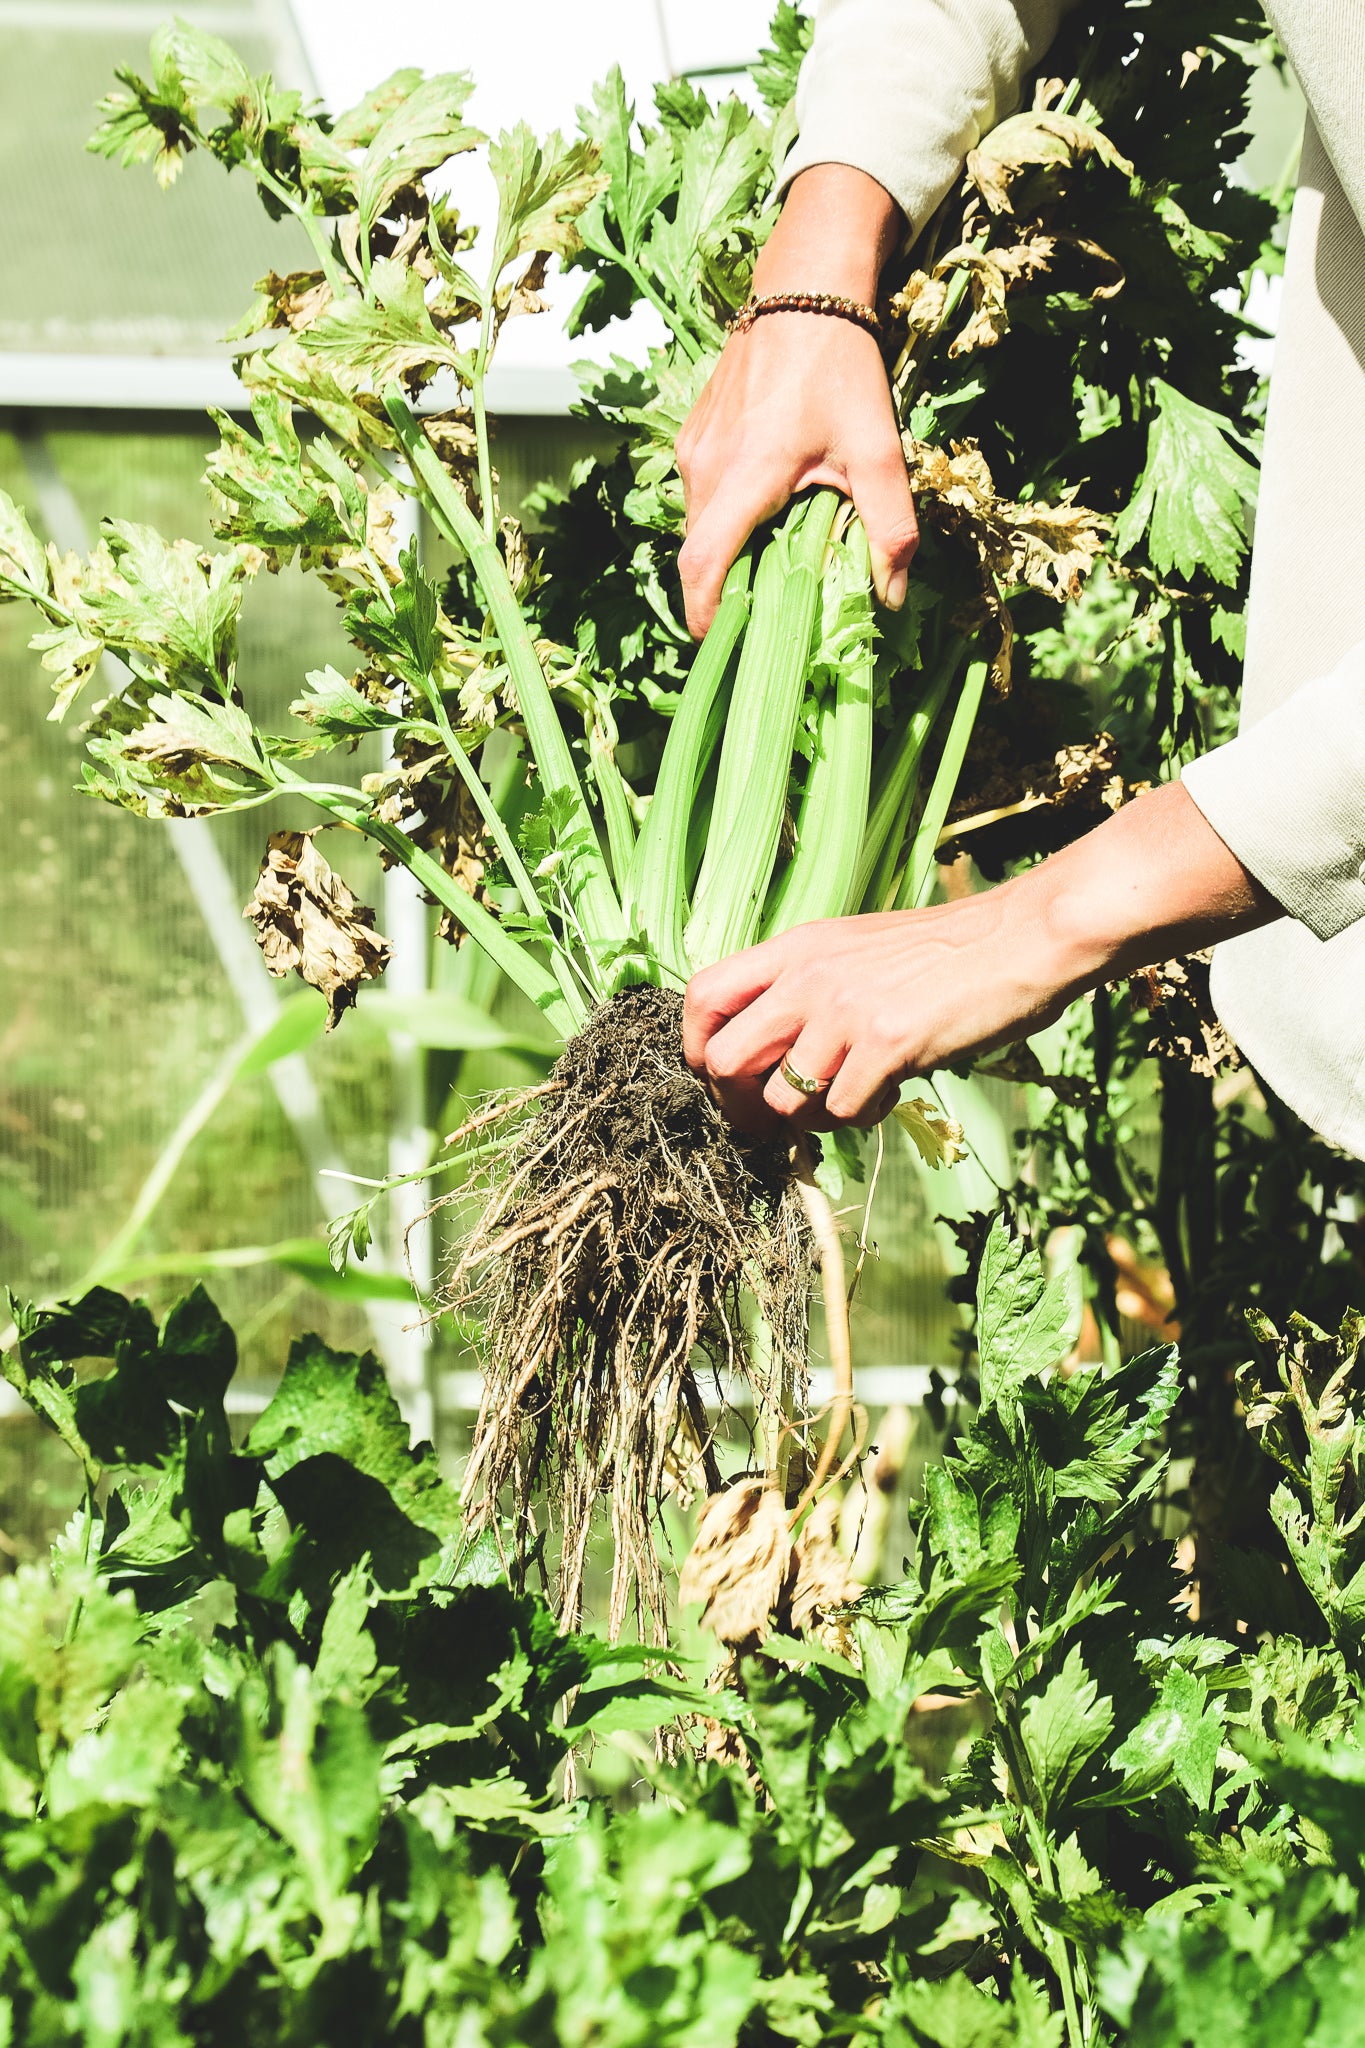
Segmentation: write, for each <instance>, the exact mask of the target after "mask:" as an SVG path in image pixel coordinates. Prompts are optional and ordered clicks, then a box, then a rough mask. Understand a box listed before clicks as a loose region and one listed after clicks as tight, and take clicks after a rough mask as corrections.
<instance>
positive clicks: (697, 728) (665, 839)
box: [618, 550, 752, 987]
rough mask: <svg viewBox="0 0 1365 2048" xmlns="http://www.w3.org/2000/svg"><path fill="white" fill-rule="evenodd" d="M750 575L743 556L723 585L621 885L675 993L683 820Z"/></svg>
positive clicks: (682, 909)
mask: <svg viewBox="0 0 1365 2048" xmlns="http://www.w3.org/2000/svg"><path fill="white" fill-rule="evenodd" d="M751 569H752V563H751V561H750V557H749V554H748V552H747V550H746V552H745V553H744V554H742V555H741V556H740V557H739V560H738V561H737V562H736V563H735V564H734V566H733V567H732V568H731V570H730V573H729V575H728V576H727V577H726V579H725V583H724V587H723V588H722V591H721V599H720V606H719V609H718V610H717V612H716V616H715V618H714V619H713V620H712V622H711V628H710V631H709V632H708V633H707V635H706V638H705V640H704V641H703V642H702V645H701V648H700V650H699V651H698V654H697V657H696V659H695V661H694V662H693V664H692V671H691V674H690V675H689V676H688V678H687V682H686V683H685V685H684V686H683V693H682V697H681V700H680V702H679V704H678V708H677V710H676V711H675V712H674V713H673V721H672V724H671V725H670V726H669V729H668V739H667V741H666V743H665V745H664V752H663V759H662V761H661V762H660V763H659V773H658V778H657V780H656V782H655V785H654V795H653V798H652V799H651V802H650V806H649V809H648V811H647V812H646V814H645V822H644V824H643V825H642V827H641V828H640V836H639V838H638V840H637V841H636V843H635V854H634V858H633V859H632V861H631V864H630V874H629V877H628V879H627V881H626V882H625V883H624V885H623V893H624V895H625V899H626V914H627V916H628V917H630V918H631V919H632V921H633V922H634V923H635V924H636V925H637V926H638V928H639V929H640V930H641V931H643V932H644V934H645V936H646V937H647V938H648V940H649V943H650V945H651V947H652V948H653V950H654V953H655V956H656V958H657V959H658V961H659V964H660V966H661V967H662V968H663V969H664V971H665V974H666V976H667V977H668V979H670V980H673V981H676V982H677V983H678V985H679V986H680V987H681V986H682V985H683V983H685V982H686V980H687V952H686V948H685V947H684V944H683V920H684V917H685V915H686V910H687V826H688V819H689V815H690V813H691V811H692V807H693V805H694V804H695V802H696V800H697V787H698V784H699V783H700V781H701V776H702V771H703V769H704V767H705V765H706V762H707V761H708V760H709V758H710V754H711V748H712V746H714V744H715V737H716V734H715V732H714V730H713V720H714V714H715V711H716V707H717V703H718V700H719V696H720V691H721V686H722V684H723V683H724V681H725V676H726V672H727V670H728V668H729V666H730V657H731V655H732V654H733V653H734V650H735V644H736V642H737V641H738V639H739V636H740V634H741V633H742V632H743V630H744V625H745V621H746V620H747V619H748V616H749V577H750V573H751ZM619 879H620V878H619V876H618V880H619Z"/></svg>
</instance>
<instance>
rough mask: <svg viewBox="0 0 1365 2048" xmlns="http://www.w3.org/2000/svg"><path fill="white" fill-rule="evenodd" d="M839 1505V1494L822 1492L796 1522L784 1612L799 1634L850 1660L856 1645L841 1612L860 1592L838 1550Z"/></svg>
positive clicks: (850, 1565) (860, 1587) (849, 1568)
mask: <svg viewBox="0 0 1365 2048" xmlns="http://www.w3.org/2000/svg"><path fill="white" fill-rule="evenodd" d="M840 1506H841V1502H840V1499H839V1496H838V1495H837V1494H835V1493H827V1494H826V1495H825V1497H824V1499H823V1500H818V1501H817V1502H816V1503H815V1506H814V1507H813V1508H812V1509H811V1511H810V1513H809V1514H808V1515H807V1517H806V1519H805V1521H804V1523H803V1524H802V1526H801V1531H800V1534H799V1535H798V1536H797V1539H796V1546H795V1547H796V1577H795V1579H794V1581H793V1584H792V1589H791V1595H790V1602H789V1608H790V1614H791V1624H792V1627H793V1629H794V1630H795V1631H796V1632H797V1633H798V1634H799V1635H809V1636H814V1637H815V1639H816V1640H817V1641H818V1642H820V1643H822V1644H823V1645H824V1647H825V1648H826V1649H827V1650H832V1651H834V1653H835V1654H836V1656H840V1657H848V1658H850V1659H851V1658H852V1657H853V1656H854V1655H855V1652H856V1645H855V1643H854V1640H853V1631H852V1629H851V1628H850V1626H849V1622H848V1618H847V1616H846V1614H844V1613H842V1612H841V1610H842V1609H845V1608H847V1606H848V1604H849V1603H850V1601H853V1600H856V1599H857V1598H858V1595H859V1594H860V1593H861V1592H862V1590H863V1589H862V1586H861V1585H860V1584H859V1582H858V1580H857V1579H856V1578H855V1576H854V1572H853V1566H852V1563H851V1562H850V1560H849V1559H848V1558H847V1557H845V1556H844V1553H843V1551H842V1550H841V1549H840V1548H839V1511H840Z"/></svg>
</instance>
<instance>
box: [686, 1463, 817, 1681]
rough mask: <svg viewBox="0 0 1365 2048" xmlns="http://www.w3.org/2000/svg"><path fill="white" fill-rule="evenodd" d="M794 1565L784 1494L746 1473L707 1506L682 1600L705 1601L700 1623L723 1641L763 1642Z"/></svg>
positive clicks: (690, 1554) (689, 1559) (688, 1561)
mask: <svg viewBox="0 0 1365 2048" xmlns="http://www.w3.org/2000/svg"><path fill="white" fill-rule="evenodd" d="M795 1563H796V1560H795V1556H794V1553H793V1551H792V1545H791V1537H790V1535H789V1534H788V1531H787V1516H786V1511H785V1510H784V1508H783V1505H782V1499H781V1496H780V1495H779V1494H778V1492H777V1491H776V1489H775V1488H774V1487H772V1486H770V1485H769V1484H768V1482H767V1481H766V1480H764V1479H741V1480H740V1481H738V1483H737V1484H736V1485H734V1486H730V1487H727V1488H726V1489H725V1491H724V1492H723V1493H713V1494H712V1496H711V1498H710V1499H709V1500H708V1501H707V1503H706V1506H705V1507H704V1508H703V1509H702V1511H701V1515H700V1517H699V1518H698V1521H697V1533H696V1536H695V1538H694V1539H693V1543H692V1548H691V1550H690V1551H689V1552H688V1554H687V1559H686V1561H685V1563H684V1565H683V1568H682V1571H681V1573H680V1575H679V1578H678V1599H679V1601H680V1603H681V1604H682V1605H683V1606H691V1605H692V1604H694V1603H695V1602H698V1601H700V1602H701V1603H702V1616H701V1618H702V1622H703V1623H704V1625H705V1626H706V1627H707V1628H709V1629H710V1630H711V1632H712V1634H713V1635H715V1636H716V1637H717V1639H718V1640H719V1641H720V1642H722V1643H733V1644H740V1643H755V1642H762V1640H763V1638H764V1636H765V1635H766V1634H767V1630H768V1621H769V1618H770V1616H771V1615H772V1613H773V1611H774V1609H775V1608H777V1607H779V1606H780V1605H781V1604H782V1601H783V1598H784V1595H785V1594H786V1592H787V1588H788V1586H789V1584H790V1583H791V1578H792V1574H793V1571H794V1569H795Z"/></svg>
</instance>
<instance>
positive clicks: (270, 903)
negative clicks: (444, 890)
mask: <svg viewBox="0 0 1365 2048" xmlns="http://www.w3.org/2000/svg"><path fill="white" fill-rule="evenodd" d="M243 915H244V916H246V917H248V918H250V920H251V922H252V923H253V924H254V925H255V927H256V939H257V943H258V945H259V946H260V949H261V952H262V953H263V954H264V956H265V964H266V966H267V967H268V968H269V969H270V972H271V973H272V974H274V975H286V974H291V973H295V974H298V975H300V976H301V977H302V979H303V980H304V981H306V982H307V983H308V984H309V986H310V987H311V988H316V989H320V990H321V992H322V994H323V995H324V996H326V998H327V1029H328V1030H329V1031H331V1030H332V1029H333V1028H334V1027H335V1025H336V1023H337V1021H338V1019H339V1018H340V1017H341V1015H342V1013H343V1012H344V1011H345V1010H347V1009H349V1008H350V1006H351V1004H352V1003H354V1001H355V999H356V993H357V990H358V989H359V987H360V984H361V982H362V981H373V979H374V977H375V976H376V975H377V974H381V973H382V972H383V970H384V968H385V967H386V966H387V965H388V962H389V956H390V954H391V952H392V950H393V949H392V947H391V946H390V945H389V942H388V940H387V939H385V938H381V937H380V935H379V933H378V932H376V931H375V929H374V912H373V911H372V910H371V909H369V908H368V906H367V905H366V904H363V903H358V902H357V901H356V899H355V896H354V895H353V894H352V892H351V890H350V889H349V888H348V887H347V885H346V883H345V882H343V881H342V879H341V877H340V875H338V874H335V873H333V871H332V869H331V868H330V867H329V866H328V865H327V862H326V861H325V860H324V859H323V857H322V855H321V854H320V853H319V852H318V849H317V846H316V844H315V841H314V835H313V834H312V833H311V832H272V833H271V835H270V844H269V847H268V848H267V850H266V856H265V859H264V860H263V861H262V862H261V872H260V875H259V876H258V878H257V881H256V887H255V889H254V890H253V891H252V894H251V898H250V901H249V902H248V903H247V906H246V910H245V911H244V913H243Z"/></svg>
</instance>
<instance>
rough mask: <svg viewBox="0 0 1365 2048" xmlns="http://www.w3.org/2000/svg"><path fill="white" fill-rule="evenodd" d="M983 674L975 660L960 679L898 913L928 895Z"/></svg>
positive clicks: (982, 687) (977, 707) (900, 893)
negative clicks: (941, 835)
mask: <svg viewBox="0 0 1365 2048" xmlns="http://www.w3.org/2000/svg"><path fill="white" fill-rule="evenodd" d="M986 671H987V664H986V663H985V662H984V661H974V662H973V663H972V664H971V666H970V667H969V668H968V670H967V674H966V677H965V678H964V680H963V684H962V695H961V696H960V697H959V698H958V700H957V708H956V709H955V711H954V712H953V722H952V724H951V726H950V727H949V728H948V736H947V738H946V739H945V740H944V742H943V753H942V755H941V757H940V759H939V764H938V768H937V771H936V772H935V775H934V780H933V783H932V785H931V787H930V790H929V794H928V796H927V797H926V799H925V803H924V810H923V812H922V813H921V816H920V821H919V824H918V826H917V827H916V828H915V836H914V839H913V840H912V842H911V845H910V859H909V861H908V863H907V865H906V870H905V879H904V880H903V882H902V883H901V886H900V889H899V890H898V892H897V895H896V908H897V910H910V909H917V908H918V907H919V905H920V904H921V903H923V901H924V899H925V897H926V896H927V895H928V892H929V887H930V885H931V879H932V875H933V869H934V849H935V847H936V846H937V845H938V839H939V834H940V832H942V830H943V821H944V819H945V818H946V817H947V815H948V806H949V805H950V804H951V803H952V800H953V793H954V791H955V790H956V788H957V778H958V776H959V775H960V774H961V773H962V763H963V761H964V760H965V759H966V755H967V747H968V744H969V742H970V740H971V737H972V728H973V726H974V725H975V724H976V714H977V712H978V711H979V710H980V708H981V698H982V694H983V692H984V690H985V687H986Z"/></svg>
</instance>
